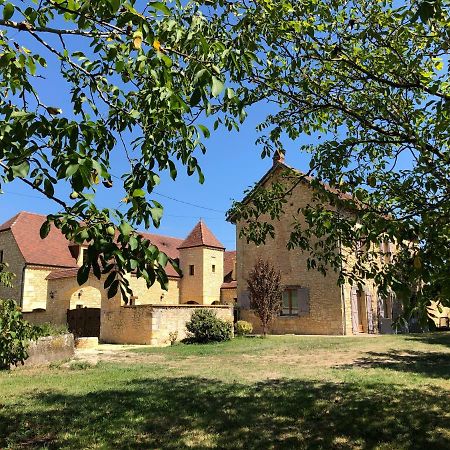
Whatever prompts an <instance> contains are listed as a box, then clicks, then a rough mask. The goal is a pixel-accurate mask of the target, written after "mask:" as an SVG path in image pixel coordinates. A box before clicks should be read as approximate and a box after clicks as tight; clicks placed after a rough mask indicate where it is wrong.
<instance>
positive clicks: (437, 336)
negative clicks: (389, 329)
mask: <svg viewBox="0 0 450 450" xmlns="http://www.w3.org/2000/svg"><path fill="white" fill-rule="evenodd" d="M406 339H407V340H408V341H415V342H421V343H424V344H435V345H444V346H445V347H450V332H449V331H442V332H436V333H423V334H411V335H408V336H407V337H406Z"/></svg>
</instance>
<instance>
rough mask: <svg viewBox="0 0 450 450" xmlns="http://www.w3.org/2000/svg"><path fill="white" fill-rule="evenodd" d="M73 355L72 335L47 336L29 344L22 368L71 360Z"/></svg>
mask: <svg viewBox="0 0 450 450" xmlns="http://www.w3.org/2000/svg"><path fill="white" fill-rule="evenodd" d="M74 353H75V346H74V338H73V334H70V333H69V334H62V335H60V336H47V337H42V338H39V339H38V340H37V341H33V342H30V345H29V347H28V358H27V360H26V361H25V364H24V366H22V365H19V366H17V367H18V368H20V367H28V366H40V365H44V364H48V363H50V362H53V361H64V360H65V359H69V358H72V357H73V355H74Z"/></svg>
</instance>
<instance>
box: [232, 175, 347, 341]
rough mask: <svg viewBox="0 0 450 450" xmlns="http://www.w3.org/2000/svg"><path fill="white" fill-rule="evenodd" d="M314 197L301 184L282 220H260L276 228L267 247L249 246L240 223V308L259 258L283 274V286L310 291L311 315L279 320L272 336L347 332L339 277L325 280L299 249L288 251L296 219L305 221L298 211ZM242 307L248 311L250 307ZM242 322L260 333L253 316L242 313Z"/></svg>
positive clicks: (238, 262) (288, 204) (287, 204)
mask: <svg viewBox="0 0 450 450" xmlns="http://www.w3.org/2000/svg"><path fill="white" fill-rule="evenodd" d="M275 178H276V177H275ZM273 181H275V179H273ZM312 194H313V192H312V189H311V188H310V187H309V186H308V185H306V184H304V183H300V184H299V185H298V186H297V187H296V188H295V189H294V190H293V192H292V195H291V196H289V197H288V198H287V203H286V204H285V205H284V209H283V210H284V214H283V215H282V216H281V218H280V220H278V221H277V220H276V221H271V220H270V218H268V217H267V218H266V217H264V218H261V220H266V221H267V222H269V223H272V224H273V225H274V227H275V239H272V238H270V236H269V237H268V238H267V239H266V243H265V245H260V246H256V245H254V244H252V243H247V241H246V238H245V237H240V231H241V229H242V224H240V223H238V224H237V227H236V241H237V265H236V272H237V274H236V275H237V294H238V304H243V302H245V300H244V299H245V297H246V296H247V293H246V290H247V282H246V279H247V278H248V274H249V272H250V270H251V269H252V268H253V266H254V265H255V263H256V261H257V260H258V258H263V259H266V260H269V261H270V262H271V263H272V265H273V266H274V267H275V268H276V269H279V270H280V271H281V276H282V278H281V282H282V284H283V285H284V286H298V287H303V288H307V289H309V313H308V314H306V315H302V316H284V317H280V318H278V319H277V320H276V321H275V322H274V323H273V325H272V329H271V332H273V333H280V334H283V333H299V334H343V333H344V331H345V330H344V320H343V304H342V296H341V289H340V287H339V286H338V284H337V274H336V273H335V272H333V271H332V270H330V271H329V272H328V273H327V275H326V276H323V275H322V274H321V273H319V272H318V271H317V270H314V269H312V270H308V269H307V259H308V254H307V253H303V252H302V251H301V250H300V249H292V250H288V249H287V247H286V244H287V242H288V240H289V236H290V232H291V229H292V223H293V221H294V219H298V220H299V221H300V223H304V219H303V217H302V216H301V215H300V214H299V213H298V212H297V211H298V209H299V208H301V207H302V206H306V205H307V204H311V203H313V195H312ZM243 306H246V307H247V308H248V305H243ZM241 318H242V319H244V320H248V321H249V322H251V323H252V324H253V325H254V326H255V328H256V330H258V326H259V325H258V321H255V320H254V319H252V314H251V313H250V312H247V313H245V312H244V311H243V310H241Z"/></svg>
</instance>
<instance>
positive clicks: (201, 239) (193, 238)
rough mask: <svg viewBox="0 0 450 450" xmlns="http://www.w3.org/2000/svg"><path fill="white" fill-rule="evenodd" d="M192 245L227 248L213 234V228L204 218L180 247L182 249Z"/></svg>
mask: <svg viewBox="0 0 450 450" xmlns="http://www.w3.org/2000/svg"><path fill="white" fill-rule="evenodd" d="M191 247H212V248H220V249H225V247H224V246H223V245H222V244H221V243H220V242H219V241H218V239H217V238H216V237H215V236H214V234H212V232H211V230H210V229H209V228H208V227H207V226H206V224H205V223H204V222H203V221H202V220H200V222H199V223H198V224H197V225H195V227H194V228H193V229H192V231H191V232H190V233H189V235H188V237H187V238H186V239H185V240H184V241H183V242H182V243H181V245H180V246H179V247H178V248H179V249H180V248H191Z"/></svg>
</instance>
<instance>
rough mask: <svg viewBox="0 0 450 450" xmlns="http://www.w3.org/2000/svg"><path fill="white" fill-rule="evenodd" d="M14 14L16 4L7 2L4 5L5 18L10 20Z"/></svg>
mask: <svg viewBox="0 0 450 450" xmlns="http://www.w3.org/2000/svg"><path fill="white" fill-rule="evenodd" d="M13 14H14V5H13V4H12V3H7V4H6V5H5V6H4V7H3V19H4V20H9V19H11V17H12V16H13Z"/></svg>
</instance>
